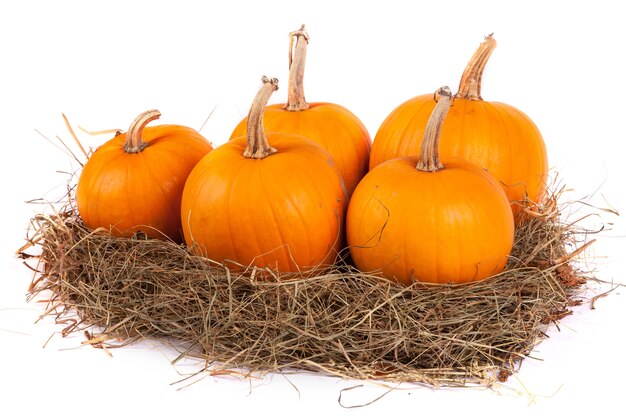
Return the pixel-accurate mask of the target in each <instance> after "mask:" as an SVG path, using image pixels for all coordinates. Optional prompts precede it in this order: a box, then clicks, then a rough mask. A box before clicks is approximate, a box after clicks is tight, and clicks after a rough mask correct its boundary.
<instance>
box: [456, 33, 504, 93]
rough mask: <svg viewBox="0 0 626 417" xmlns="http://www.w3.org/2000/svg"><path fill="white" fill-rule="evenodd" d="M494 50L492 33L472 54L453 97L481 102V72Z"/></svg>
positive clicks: (494, 41) (494, 42)
mask: <svg viewBox="0 0 626 417" xmlns="http://www.w3.org/2000/svg"><path fill="white" fill-rule="evenodd" d="M495 48H496V40H495V39H494V38H493V33H492V34H491V35H488V36H486V37H485V40H484V41H483V42H482V43H481V44H480V46H479V47H478V49H477V50H476V52H474V55H473V56H472V58H471V59H470V61H469V63H468V64H467V67H465V71H464V72H463V76H462V77H461V82H460V83H459V91H458V92H457V93H456V96H455V97H457V98H462V99H467V100H482V97H481V96H480V87H481V82H482V78H483V72H484V71H485V66H486V65H487V61H488V60H489V57H490V56H491V53H492V52H493V50H494V49H495Z"/></svg>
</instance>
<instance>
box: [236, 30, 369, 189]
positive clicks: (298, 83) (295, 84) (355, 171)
mask: <svg viewBox="0 0 626 417" xmlns="http://www.w3.org/2000/svg"><path fill="white" fill-rule="evenodd" d="M290 39H291V42H290V45H289V90H288V98H287V103H283V104H274V105H271V106H268V107H267V108H266V110H265V114H264V115H263V120H264V126H265V129H266V130H267V131H268V132H286V133H294V134H297V135H302V136H305V137H307V138H309V139H311V140H313V141H314V142H316V143H318V144H320V145H321V146H322V147H323V148H324V149H326V150H327V151H328V152H329V153H330V154H331V156H332V157H333V158H334V159H335V162H336V163H337V166H338V167H339V170H340V171H341V173H342V175H343V177H344V181H345V184H346V189H347V191H348V194H352V191H353V190H354V187H356V185H357V183H358V182H359V181H360V179H361V178H362V177H363V175H365V173H366V172H367V171H368V165H369V155H370V149H371V146H372V140H371V138H370V135H369V133H368V131H367V129H366V127H365V125H363V123H362V122H361V120H359V118H357V116H356V115H354V113H352V112H351V111H350V110H348V109H347V108H345V107H343V106H340V105H338V104H334V103H327V102H315V103H307V101H306V100H305V98H304V87H303V80H304V68H305V59H306V50H307V45H308V43H309V35H308V33H307V32H306V31H305V29H304V25H302V27H301V28H300V30H297V31H295V32H292V33H290ZM246 124H247V120H246V119H243V120H242V121H241V122H240V123H239V124H238V125H237V126H236V127H235V129H234V130H233V132H232V134H231V139H232V138H236V137H239V136H242V135H245V134H246V129H247V128H246Z"/></svg>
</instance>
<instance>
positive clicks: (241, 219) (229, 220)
mask: <svg viewBox="0 0 626 417" xmlns="http://www.w3.org/2000/svg"><path fill="white" fill-rule="evenodd" d="M267 138H268V142H269V144H270V145H271V146H273V147H274V148H276V149H277V150H278V152H277V153H275V154H273V155H270V156H268V157H265V158H263V159H250V158H245V157H243V156H242V154H243V152H244V150H245V149H246V138H245V137H241V138H237V139H233V140H231V141H229V142H227V143H225V144H224V145H222V146H220V147H218V148H217V149H215V150H214V151H213V152H211V153H210V154H209V155H207V156H206V157H205V158H203V159H202V160H201V161H200V162H199V163H198V165H197V166H196V167H195V168H194V170H193V171H192V173H191V174H190V175H189V178H188V180H187V184H186V185H185V189H184V192H183V201H182V222H183V231H184V235H185V241H186V242H187V244H188V245H190V246H194V247H195V248H196V251H197V252H198V253H199V254H200V255H203V256H206V257H208V258H210V259H213V260H215V261H218V262H225V263H226V264H228V266H230V267H232V268H234V269H236V268H237V266H236V264H241V265H243V266H245V267H247V266H251V265H254V266H257V267H261V268H263V267H270V268H273V269H277V270H278V271H281V272H296V271H298V270H303V271H304V270H310V269H313V268H314V267H321V266H325V265H330V264H332V263H333V261H334V260H335V256H336V255H337V251H338V250H339V246H340V243H341V242H342V241H343V240H344V239H343V221H344V216H345V209H346V204H347V198H346V193H345V189H344V187H343V183H342V179H341V174H340V173H339V171H338V170H337V168H336V166H335V164H334V161H333V160H332V158H331V157H330V155H329V154H328V152H326V151H325V150H324V149H322V148H321V147H320V146H319V145H317V144H315V143H313V142H312V141H309V140H308V139H306V138H303V137H300V136H295V135H291V134H285V133H267ZM228 261H233V262H235V263H236V264H229V263H228Z"/></svg>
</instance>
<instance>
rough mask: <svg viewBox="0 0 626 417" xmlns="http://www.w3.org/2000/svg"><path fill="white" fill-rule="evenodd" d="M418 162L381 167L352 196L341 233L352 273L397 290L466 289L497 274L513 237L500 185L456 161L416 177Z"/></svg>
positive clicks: (413, 159) (404, 160)
mask: <svg viewBox="0 0 626 417" xmlns="http://www.w3.org/2000/svg"><path fill="white" fill-rule="evenodd" d="M446 123H447V121H446ZM417 161H418V158H417V157H407V158H399V159H395V160H391V161H387V162H385V163H383V164H381V165H379V166H377V167H376V168H375V169H373V170H372V171H370V172H369V173H368V174H367V175H366V176H365V177H364V178H363V180H362V181H361V183H359V185H358V186H357V188H356V190H355V191H354V194H353V195H352V198H351V200H350V204H349V207H348V213H347V215H346V233H347V240H348V245H349V247H350V252H351V254H352V258H353V261H354V263H355V265H356V266H357V268H359V269H360V270H362V271H366V272H372V271H376V272H382V274H383V276H385V277H387V278H389V279H391V280H397V281H398V282H400V283H402V284H404V285H410V284H411V283H412V282H413V281H414V280H418V281H422V282H431V283H450V282H452V283H463V282H471V281H477V280H480V279H484V278H486V277H488V276H491V275H493V274H496V273H498V272H500V271H501V270H502V269H503V268H504V266H505V265H506V261H507V257H508V255H509V253H510V251H511V248H512V246H513V231H514V230H513V229H514V227H513V214H512V212H511V210H510V208H509V203H508V201H507V198H506V196H505V194H504V192H503V190H502V188H501V187H500V185H498V183H497V182H496V181H495V180H494V179H493V177H491V176H490V175H489V174H487V173H486V172H484V170H482V169H481V168H479V167H478V166H475V165H474V164H470V163H467V162H466V161H463V160H460V159H449V160H448V161H447V162H446V161H445V160H444V166H445V168H444V169H442V170H440V171H437V172H436V173H430V172H422V171H419V170H418V169H416V167H415V166H416V163H417Z"/></svg>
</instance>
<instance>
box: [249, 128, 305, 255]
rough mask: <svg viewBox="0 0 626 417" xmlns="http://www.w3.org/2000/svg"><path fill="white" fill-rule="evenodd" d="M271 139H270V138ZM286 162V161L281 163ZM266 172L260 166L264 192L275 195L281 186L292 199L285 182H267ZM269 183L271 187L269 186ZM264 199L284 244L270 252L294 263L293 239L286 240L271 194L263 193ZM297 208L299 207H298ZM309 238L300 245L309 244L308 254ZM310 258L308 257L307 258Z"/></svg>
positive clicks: (260, 179)
mask: <svg viewBox="0 0 626 417" xmlns="http://www.w3.org/2000/svg"><path fill="white" fill-rule="evenodd" d="M268 139H269V138H268ZM277 149H278V152H277V153H278V154H280V147H278V148H277ZM281 162H284V161H281ZM265 171H266V170H264V169H263V165H262V164H261V165H259V167H258V176H259V182H260V183H261V189H263V190H272V193H275V192H276V191H275V189H276V187H277V186H279V185H280V186H281V188H282V190H281V193H284V195H285V196H287V198H288V199H291V193H288V192H285V191H283V190H284V185H285V183H284V181H274V178H271V179H270V180H269V181H268V180H267V178H266V176H267V173H266V172H265ZM292 175H295V172H292ZM268 183H269V185H268ZM263 198H264V203H263V205H264V206H265V209H266V210H267V211H268V212H269V213H270V214H271V217H272V219H273V222H274V225H275V227H274V228H273V229H274V230H275V231H276V232H277V234H278V236H279V238H280V239H279V240H278V241H279V242H283V244H282V245H280V246H278V247H276V248H269V251H271V252H274V251H280V252H281V253H282V256H281V257H284V258H285V259H288V260H292V261H293V262H294V263H296V262H295V260H294V258H293V254H292V253H291V247H290V245H291V239H285V233H284V231H283V227H282V222H281V221H280V216H277V215H276V207H275V204H272V199H271V197H270V195H269V193H267V192H264V193H263ZM296 207H297V206H296ZM281 208H282V209H284V206H281ZM297 208H298V214H300V208H299V207H297ZM298 219H299V220H301V219H302V217H301V216H300V215H299V216H298ZM307 237H308V236H304V237H303V239H302V240H301V241H299V242H298V243H299V244H302V243H303V242H306V244H307V254H308V253H309V252H310V249H309V240H308V239H307ZM257 246H258V247H259V249H261V247H260V243H259V242H258V240H257ZM259 252H260V253H265V252H266V251H263V250H260V251H259ZM307 258H308V257H307Z"/></svg>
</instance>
